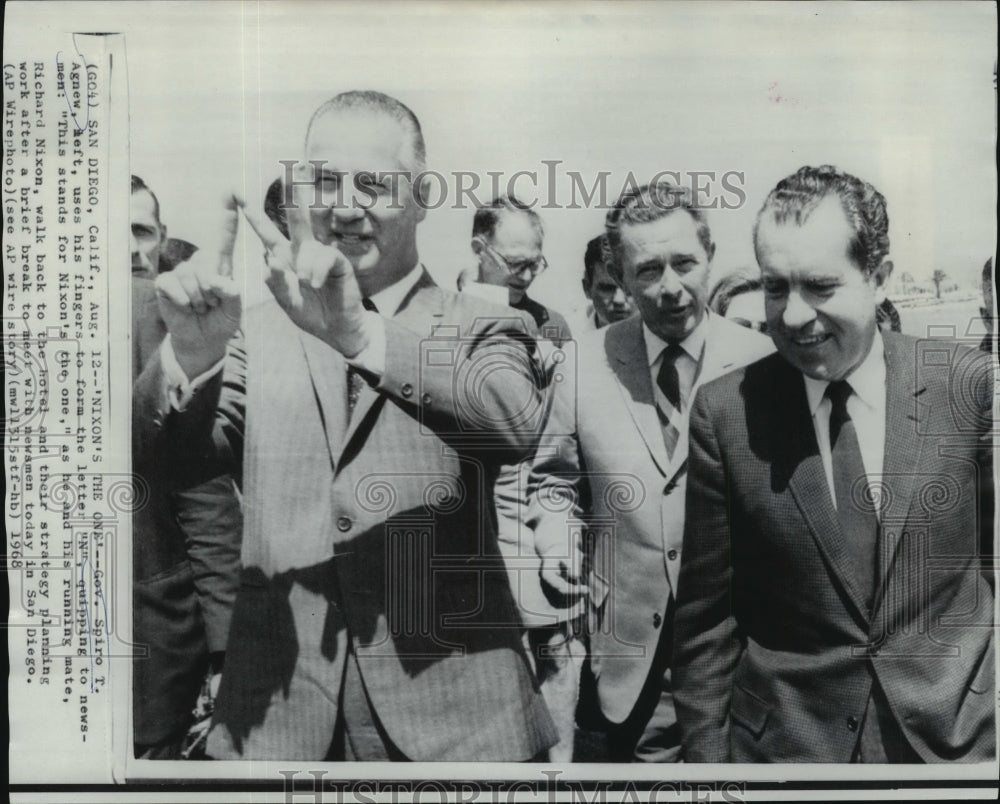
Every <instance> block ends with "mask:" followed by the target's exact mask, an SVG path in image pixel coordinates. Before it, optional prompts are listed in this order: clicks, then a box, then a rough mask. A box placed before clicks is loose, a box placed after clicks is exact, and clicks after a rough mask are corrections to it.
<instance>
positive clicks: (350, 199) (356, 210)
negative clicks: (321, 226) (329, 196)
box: [333, 193, 365, 223]
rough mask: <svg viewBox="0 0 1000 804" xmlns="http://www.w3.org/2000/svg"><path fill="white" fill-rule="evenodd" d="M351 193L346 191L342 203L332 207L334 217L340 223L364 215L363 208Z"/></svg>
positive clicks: (357, 218) (348, 221)
mask: <svg viewBox="0 0 1000 804" xmlns="http://www.w3.org/2000/svg"><path fill="white" fill-rule="evenodd" d="M361 203H362V202H361V201H360V200H359V199H356V198H355V196H354V195H353V194H352V193H348V195H347V198H345V199H344V203H343V204H341V205H338V206H335V207H334V208H333V215H334V217H335V218H336V219H337V220H338V221H339V222H341V223H351V222H352V221H356V220H360V219H361V218H363V217H364V216H365V210H364V208H363V207H362V206H361V205H360V204H361Z"/></svg>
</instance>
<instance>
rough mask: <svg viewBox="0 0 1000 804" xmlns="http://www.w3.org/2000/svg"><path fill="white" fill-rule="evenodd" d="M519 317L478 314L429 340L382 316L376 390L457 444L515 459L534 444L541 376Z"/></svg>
mask: <svg viewBox="0 0 1000 804" xmlns="http://www.w3.org/2000/svg"><path fill="white" fill-rule="evenodd" d="M516 321H519V319H517V320H515V321H512V320H510V319H506V320H493V319H488V318H485V319H476V320H475V321H474V322H472V324H471V325H469V326H468V327H460V326H454V327H453V326H448V327H440V328H439V332H437V333H435V334H434V335H433V336H432V337H426V335H423V336H422V335H421V334H420V333H417V332H414V331H413V330H411V329H408V328H407V327H405V326H404V325H402V324H400V323H398V322H397V321H394V320H392V319H386V320H385V334H386V354H385V372H384V373H383V375H382V377H381V379H380V381H379V383H378V386H377V390H378V391H379V392H381V393H384V394H387V395H389V396H390V397H392V398H393V399H395V400H396V401H397V402H399V403H400V404H402V405H403V406H404V407H410V408H416V410H417V415H418V418H419V419H420V421H421V423H422V424H423V425H424V426H426V427H428V428H430V429H432V430H434V431H435V432H436V433H438V434H439V435H441V436H442V437H445V438H449V439H452V440H454V443H456V445H457V446H459V447H460V448H461V449H463V450H467V451H468V450H471V451H475V450H477V449H479V448H480V447H482V448H486V449H489V450H490V451H491V454H492V455H493V456H494V460H496V459H500V460H503V461H505V462H508V463H516V462H519V461H521V460H522V459H524V458H525V457H526V456H527V455H528V454H529V453H530V451H531V450H533V449H534V447H535V445H536V444H537V442H538V435H539V432H540V429H541V426H542V422H543V421H544V415H545V394H544V392H543V391H544V389H543V386H544V382H545V379H544V372H543V369H542V367H541V365H540V362H539V359H538V354H537V348H536V345H535V342H534V339H533V337H532V336H531V334H529V333H528V332H527V331H525V330H524V329H523V328H522V329H521V330H518V329H517V326H516ZM442 333H443V334H442Z"/></svg>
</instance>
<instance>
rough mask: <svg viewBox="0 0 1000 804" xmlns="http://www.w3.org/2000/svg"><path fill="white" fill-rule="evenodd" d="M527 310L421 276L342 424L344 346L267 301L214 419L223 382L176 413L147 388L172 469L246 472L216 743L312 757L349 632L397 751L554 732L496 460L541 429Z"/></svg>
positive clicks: (504, 743) (235, 754) (237, 354)
mask: <svg viewBox="0 0 1000 804" xmlns="http://www.w3.org/2000/svg"><path fill="white" fill-rule="evenodd" d="M517 315H518V314H516V313H514V312H513V311H511V310H506V309H505V308H497V307H494V306H492V305H487V304H485V303H483V302H480V301H478V300H475V299H472V298H469V297H467V296H459V295H456V294H453V293H449V292H447V291H443V290H441V289H440V288H438V287H437V286H436V285H434V283H433V281H432V280H431V279H430V277H429V275H427V274H426V273H424V274H423V276H422V278H421V279H420V281H419V282H418V284H417V285H416V287H415V288H414V289H413V291H412V292H411V293H410V294H409V295H408V296H407V298H406V299H405V300H404V302H403V304H402V306H401V308H400V310H399V311H398V312H397V313H396V315H395V316H394V317H392V318H386V320H385V325H386V338H387V349H386V365H385V373H384V375H383V376H382V378H381V381H380V382H379V384H378V386H377V388H372V387H366V388H364V389H363V390H362V393H361V396H360V398H359V399H358V402H357V406H356V407H355V410H354V413H353V416H352V417H351V418H350V421H349V422H348V420H347V413H346V398H347V388H346V381H347V380H346V377H347V375H346V364H345V362H344V360H343V358H342V357H341V356H340V355H339V354H338V353H337V352H335V351H334V350H333V349H331V348H330V347H329V346H327V345H326V344H324V343H322V342H321V341H319V340H318V339H316V338H314V337H312V336H310V335H307V334H305V333H304V332H302V331H301V330H299V329H298V328H297V327H296V326H295V325H294V324H293V323H292V322H291V321H290V320H289V319H288V317H287V316H286V315H285V313H284V312H283V311H282V310H281V309H280V308H279V307H278V306H277V305H276V304H274V303H267V304H265V305H262V306H261V307H258V308H255V309H251V310H249V311H247V315H246V326H245V333H246V341H245V351H244V350H243V349H242V348H238V347H237V348H234V349H233V351H232V352H231V355H230V358H229V360H228V363H227V371H228V374H227V375H226V376H225V377H223V381H224V385H225V388H224V389H222V396H221V399H220V400H219V404H218V414H217V416H216V418H215V421H214V427H213V422H212V416H211V414H212V413H213V410H214V409H215V406H216V402H215V400H216V399H218V398H219V397H218V394H219V385H220V382H219V381H218V378H216V380H214V381H213V386H214V387H213V386H209V387H206V388H204V389H202V390H201V391H199V392H198V394H196V396H195V398H194V400H193V401H192V403H191V406H190V407H189V408H188V410H187V411H185V412H184V413H183V414H176V413H175V414H171V415H169V416H168V415H167V413H168V412H167V410H166V400H165V397H164V395H163V389H162V388H161V387H159V386H157V385H156V384H155V383H153V384H151V385H149V386H147V392H148V394H147V396H146V397H145V402H144V409H145V411H146V416H145V421H146V430H145V437H146V438H148V439H149V440H150V444H151V449H153V451H154V452H155V451H160V454H164V453H165V452H170V451H172V450H173V451H175V452H176V454H174V455H172V456H169V457H168V458H167V460H168V462H169V463H170V464H172V465H173V466H174V467H175V471H176V472H177V476H178V477H185V476H187V477H188V479H190V475H188V474H187V472H188V471H189V470H190V471H191V472H193V473H194V475H195V476H197V472H198V471H201V472H206V471H208V472H214V471H217V470H218V469H217V467H218V466H219V463H218V461H220V460H221V461H222V465H228V466H230V467H231V468H232V469H233V470H234V471H236V472H240V471H241V472H242V478H243V488H244V492H245V497H244V501H245V515H246V519H245V530H244V541H243V552H242V563H243V573H242V585H241V588H240V592H239V597H238V599H237V602H236V610H235V612H234V615H233V624H232V630H231V636H230V643H229V649H228V651H227V656H226V671H225V672H224V674H223V682H222V687H221V689H220V692H219V697H218V700H217V702H216V710H215V725H214V727H213V730H212V733H211V734H210V737H209V745H208V751H209V754H210V755H212V756H215V757H219V758H244V759H302V760H320V759H323V758H324V756H325V755H326V753H327V750H328V748H329V746H330V742H331V737H332V735H333V731H334V725H335V722H336V716H337V701H338V695H339V690H340V681H341V677H342V668H343V666H344V657H345V652H346V650H347V640H348V634H349V635H350V639H351V640H352V643H351V647H352V648H353V651H354V653H355V655H356V656H357V658H358V665H359V667H360V670H361V675H362V679H363V681H364V684H365V689H366V691H367V693H368V696H369V698H370V701H371V704H372V706H373V708H374V710H375V712H376V714H377V716H378V718H379V720H380V721H381V723H382V725H383V726H384V727H385V729H386V731H387V733H388V736H389V738H390V739H391V740H392V742H393V743H394V744H395V745H396V746H397V747H398V748H399V749H400V750H401V751H402V752H403V753H404V754H405V755H406V756H407V757H409V758H412V759H418V760H498V761H516V760H525V759H529V758H531V757H533V756H535V755H536V754H538V753H539V752H540V751H542V750H544V749H545V748H547V747H548V746H549V745H551V744H552V743H554V742H555V730H554V727H553V724H552V722H551V718H550V717H549V715H548V712H547V710H546V708H545V704H544V701H543V699H542V697H541V695H540V693H539V691H538V689H537V684H536V683H535V681H534V679H533V677H532V674H531V670H530V666H529V664H528V661H527V656H526V654H525V653H524V650H523V648H522V646H521V640H520V632H521V626H520V622H519V619H518V615H517V610H516V608H515V606H514V602H513V599H512V596H511V592H510V588H509V586H508V584H507V578H506V571H505V569H504V566H503V561H502V559H501V557H500V554H499V551H498V548H497V538H496V520H495V515H494V513H493V508H492V504H491V503H492V499H493V483H494V480H495V477H496V472H497V470H498V468H499V466H500V465H501V463H504V462H512V461H516V460H519V459H520V458H521V457H522V456H523V455H524V454H526V453H527V451H528V450H529V449H530V448H531V447H532V445H533V443H534V441H535V440H536V437H537V433H536V431H537V428H538V427H539V425H540V422H539V421H538V417H539V416H540V414H541V408H542V402H541V394H540V391H539V389H538V386H537V384H536V382H535V380H534V377H535V376H536V373H537V367H536V366H534V365H533V357H532V356H531V351H530V349H529V348H528V344H527V343H526V341H525V337H524V332H525V331H526V325H525V322H524V321H523V319H521V318H518V317H515V318H513V319H512V318H511V316H517ZM505 316H506V319H504V317H505ZM435 328H437V329H435ZM158 423H159V424H162V425H163V426H162V427H161V426H158ZM213 430H214V432H213Z"/></svg>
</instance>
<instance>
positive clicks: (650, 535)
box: [533, 315, 774, 723]
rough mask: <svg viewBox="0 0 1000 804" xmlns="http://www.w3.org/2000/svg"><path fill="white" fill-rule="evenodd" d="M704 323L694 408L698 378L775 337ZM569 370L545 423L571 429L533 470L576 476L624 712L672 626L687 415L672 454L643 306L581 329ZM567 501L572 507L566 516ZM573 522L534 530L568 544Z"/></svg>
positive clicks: (607, 677) (754, 353)
mask: <svg viewBox="0 0 1000 804" xmlns="http://www.w3.org/2000/svg"><path fill="white" fill-rule="evenodd" d="M708 327H709V331H708V335H707V337H706V343H705V353H704V357H703V359H702V367H701V371H700V373H699V375H698V378H697V380H696V383H695V386H694V388H693V389H692V392H691V397H690V399H689V402H688V407H689V408H690V405H691V403H692V402H693V399H694V396H695V393H696V392H697V389H698V387H699V386H700V385H701V384H702V383H704V382H707V381H709V380H711V379H714V378H716V377H719V376H721V375H723V374H725V373H726V372H728V371H730V370H732V369H735V368H737V367H739V366H743V365H746V364H747V363H749V362H752V361H753V360H755V359H757V358H759V357H761V356H762V355H765V354H767V353H768V352H770V351H773V349H774V347H773V345H772V343H771V341H770V339H769V338H766V337H764V336H762V335H759V334H758V333H755V332H752V331H750V330H748V329H745V328H743V327H740V326H738V325H736V324H733V323H731V322H729V321H727V320H726V319H724V318H722V317H719V316H714V315H709V319H708ZM571 371H574V372H575V374H576V376H575V378H573V379H571V380H570V382H571V383H572V384H573V387H574V388H575V394H574V395H571V396H572V397H573V399H572V403H571V404H570V405H569V406H568V408H562V409H561V410H559V411H554V412H553V414H552V416H551V417H550V420H551V421H552V425H551V429H555V430H561V431H562V432H564V433H570V434H572V435H571V436H570V437H569V438H564V439H563V448H562V449H561V450H560V451H559V452H558V454H557V455H555V456H553V457H549V458H545V457H540V459H539V461H538V462H537V463H536V465H535V467H534V471H533V481H534V482H535V483H537V484H539V485H541V486H545V485H546V484H552V483H558V482H560V481H561V480H567V479H568V480H572V481H574V482H575V484H576V485H577V487H578V491H579V495H580V496H579V500H580V507H581V508H582V510H583V512H584V514H585V519H586V523H587V529H588V532H589V536H590V538H591V539H592V548H593V553H592V568H591V572H590V576H589V579H590V586H591V593H592V602H593V605H594V606H595V607H596V610H597V619H596V624H595V631H594V633H593V634H592V635H591V665H592V668H593V670H594V673H595V676H596V679H597V691H598V697H599V700H600V704H601V709H602V711H603V713H604V715H605V717H607V718H608V720H610V721H611V722H613V723H621V722H622V721H623V720H625V719H626V718H627V717H628V715H629V713H630V712H631V711H632V708H633V706H634V705H635V703H636V701H637V699H638V697H639V693H640V691H641V690H642V686H643V684H644V683H645V681H646V678H647V676H648V675H649V671H650V666H651V664H652V661H653V655H654V654H655V652H656V647H657V643H658V641H659V639H660V629H661V628H663V627H667V626H669V623H665V622H664V617H665V615H666V613H667V605H668V602H669V600H670V598H671V596H676V589H677V576H678V569H679V567H680V553H681V544H682V540H683V533H684V492H685V486H686V478H687V472H686V465H687V419H686V417H683V418H682V420H681V421H679V422H677V424H678V426H679V430H680V439H679V441H678V445H677V448H676V449H675V451H674V455H673V457H672V458H669V457H668V456H667V449H666V446H665V445H664V441H663V431H662V429H661V426H660V419H659V416H658V414H657V411H656V401H655V396H654V391H653V382H652V378H651V377H650V371H649V360H648V358H647V355H646V346H645V341H644V338H643V334H642V321H641V319H640V318H639V316H633V317H632V318H629V319H627V320H625V321H621V322H619V323H617V324H612V325H611V326H609V327H606V328H604V329H602V330H599V331H597V332H594V333H590V334H588V335H587V336H586V337H585V338H583V339H581V341H580V343H579V356H578V360H577V361H576V362H575V364H573V362H572V361H567V372H571ZM557 401H558V399H557ZM573 436H575V438H573ZM536 496H538V497H539V498H540V499H542V500H545V499H551V498H552V495H551V494H549V495H546V494H540V495H536ZM574 513H579V512H574V511H572V510H570V509H567V516H568V517H570V518H571V517H572V516H573V515H574ZM542 521H543V522H550V521H551V518H545V519H544V520H542ZM564 521H566V520H564ZM570 530H572V525H571V524H570V525H566V526H564V527H563V528H562V529H561V531H560V530H558V529H556V528H548V527H545V528H542V529H540V530H536V535H535V539H536V544H537V545H538V546H539V551H540V552H542V553H549V554H551V555H559V554H560V553H561V554H563V555H565V554H566V552H567V550H568V539H569V538H570V533H569V531H570Z"/></svg>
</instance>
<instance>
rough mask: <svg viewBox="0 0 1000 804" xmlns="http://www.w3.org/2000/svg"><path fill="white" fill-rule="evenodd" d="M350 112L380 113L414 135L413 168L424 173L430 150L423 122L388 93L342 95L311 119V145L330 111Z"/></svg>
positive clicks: (309, 129) (360, 92)
mask: <svg viewBox="0 0 1000 804" xmlns="http://www.w3.org/2000/svg"><path fill="white" fill-rule="evenodd" d="M350 109H359V110H361V111H368V112H379V113H381V114H385V115H388V116H389V117H391V118H392V119H393V120H395V121H396V122H398V123H399V124H400V125H401V127H402V128H403V130H404V131H406V132H407V133H408V134H409V135H410V156H411V160H410V167H411V168H412V169H413V170H414V172H415V173H423V171H424V169H425V168H426V166H427V149H426V147H425V145H424V133H423V131H422V130H421V128H420V121H419V120H417V116H416V115H415V114H414V113H413V112H412V111H411V110H410V108H409V107H408V106H406V105H405V104H403V103H400V102H399V101H398V100H396V99H395V98H393V97H391V96H389V95H386V94H385V93H382V92H375V91H374V90H369V89H364V90H351V91H350V92H341V93H340V94H339V95H334V96H333V97H332V98H330V100H328V101H326V102H325V103H323V104H322V105H321V106H320V107H319V108H318V109H317V110H316V111H315V112H313V116H312V117H311V118H310V119H309V127H308V128H307V129H306V144H307V145H308V143H309V135H310V134H311V133H312V128H313V126H314V125H315V123H316V121H317V120H319V119H320V118H321V117H322V116H323V115H325V114H327V113H328V112H339V111H344V110H350ZM411 178H413V177H411Z"/></svg>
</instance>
